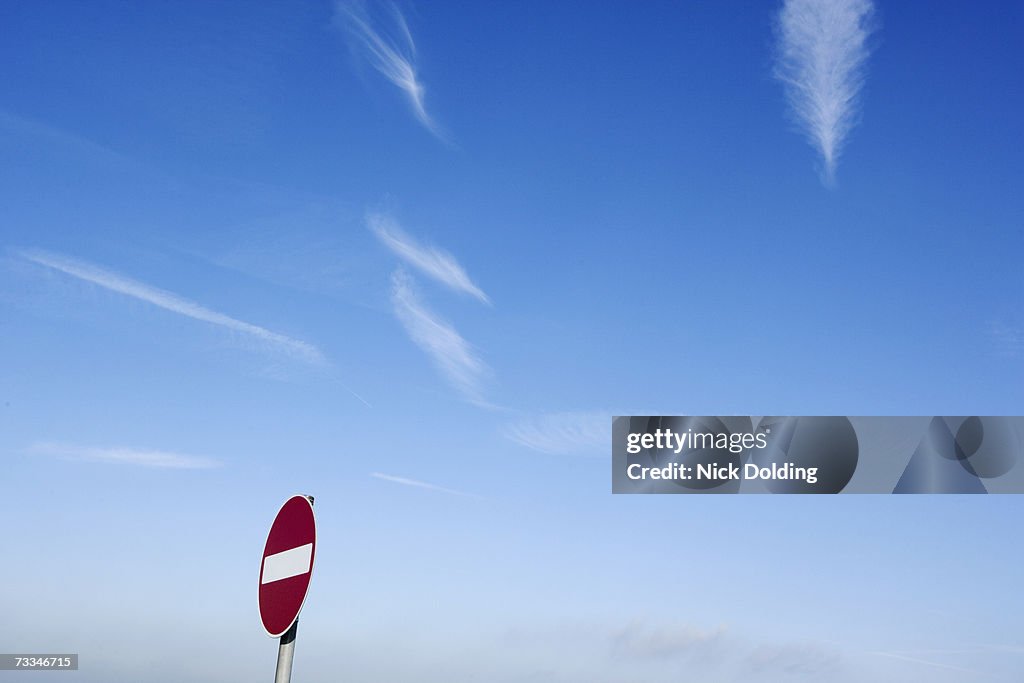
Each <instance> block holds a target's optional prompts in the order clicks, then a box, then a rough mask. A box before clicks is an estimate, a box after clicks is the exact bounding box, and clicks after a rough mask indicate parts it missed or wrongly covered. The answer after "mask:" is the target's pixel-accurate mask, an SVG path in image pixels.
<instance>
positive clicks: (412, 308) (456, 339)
mask: <svg viewBox="0 0 1024 683" xmlns="http://www.w3.org/2000/svg"><path fill="white" fill-rule="evenodd" d="M391 305H392V308H393V309H394V313H395V316H396V317H397V318H398V320H399V322H401V323H402V326H403V327H404V328H405V331H406V332H407V333H408V335H409V337H410V338H411V339H412V340H413V342H415V343H416V345H417V346H419V347H420V348H421V349H423V350H424V351H425V352H426V353H427V355H429V356H430V358H431V360H433V362H434V365H436V366H437V368H438V370H440V372H441V374H443V375H444V377H445V378H446V379H447V380H448V382H449V383H451V384H452V386H454V387H455V388H456V389H458V390H459V391H460V392H461V393H462V394H463V396H465V397H466V398H467V399H468V400H470V401H471V402H473V403H477V404H481V405H483V404H485V402H484V400H483V388H482V384H483V378H484V377H485V376H486V375H487V374H488V373H489V372H490V370H489V368H488V367H487V365H486V364H485V363H484V362H483V361H482V360H481V359H480V357H479V356H478V355H477V354H476V351H475V350H474V349H473V346H472V345H471V344H470V343H469V342H467V341H466V340H465V339H463V337H462V335H460V334H459V333H458V331H456V329H455V328H454V327H452V326H451V325H449V324H448V323H446V322H444V321H443V320H441V319H440V318H438V317H437V316H436V315H435V314H434V313H433V312H432V311H430V309H428V308H427V307H426V305H424V304H423V302H422V301H421V300H420V297H419V295H418V294H417V292H416V289H415V285H414V283H413V281H412V278H410V277H409V275H408V273H406V272H405V271H404V270H403V269H401V268H399V269H398V270H396V271H395V272H394V273H392V275H391Z"/></svg>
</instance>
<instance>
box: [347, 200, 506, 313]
mask: <svg viewBox="0 0 1024 683" xmlns="http://www.w3.org/2000/svg"><path fill="white" fill-rule="evenodd" d="M366 223H367V225H368V226H369V228H370V230H372V231H373V233H374V234H375V235H376V236H377V239H379V240H380V241H381V243H383V244H384V246H386V247H387V248H388V249H390V250H391V251H392V252H394V253H395V255H396V256H398V257H399V258H400V259H402V260H403V261H405V262H406V263H408V264H409V265H410V266H412V267H413V268H415V269H416V270H418V271H420V272H421V273H423V274H424V275H426V276H427V277H430V278H432V279H434V280H437V281H438V282H440V283H441V284H443V285H445V286H446V287H448V288H450V289H453V290H455V291H457V292H462V293H463V294H468V295H469V296H471V297H473V298H474V299H477V300H478V301H482V302H483V303H485V304H490V303H491V300H490V298H488V296H487V295H486V294H484V292H483V290H482V289H480V288H479V287H477V286H476V284H474V283H473V281H472V280H471V279H470V277H469V275H468V274H467V273H466V270H465V269H464V268H463V267H462V266H461V265H459V262H458V261H456V260H455V257H454V256H452V255H451V254H450V253H448V252H447V251H444V250H443V249H438V248H436V247H428V246H424V245H421V244H419V243H418V242H417V241H416V240H415V239H414V238H413V237H411V236H410V235H408V234H407V233H406V232H405V231H404V230H402V228H401V226H399V225H398V222H397V221H395V219H394V218H392V217H391V216H388V215H386V214H382V213H370V214H368V215H367V217H366Z"/></svg>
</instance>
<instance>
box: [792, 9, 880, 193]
mask: <svg viewBox="0 0 1024 683" xmlns="http://www.w3.org/2000/svg"><path fill="white" fill-rule="evenodd" d="M873 15H874V5H873V4H872V2H871V0H786V1H785V4H784V5H783V6H782V10H781V11H780V12H779V17H778V40H779V45H778V60H777V63H776V68H775V75H776V77H777V78H779V80H781V81H782V83H783V84H784V85H785V88H786V96H787V99H788V100H789V105H790V107H791V108H792V110H793V114H794V115H795V116H796V118H797V120H798V121H799V123H800V125H801V127H802V128H803V130H804V132H805V133H806V135H807V138H808V140H809V141H810V143H811V144H812V145H813V146H814V147H815V149H817V151H818V152H819V153H820V154H821V158H822V163H823V166H824V167H823V180H824V182H825V183H826V184H832V183H833V182H834V181H835V172H836V164H837V163H838V160H839V156H840V154H841V153H842V150H843V144H844V142H845V141H846V136H847V134H848V133H849V132H850V129H851V128H852V127H853V126H854V124H855V123H856V120H857V115H858V113H859V100H860V92H861V87H862V85H863V83H864V67H865V64H866V62H867V58H868V53H869V48H868V42H867V41H868V36H869V35H870V34H871V30H872V17H873Z"/></svg>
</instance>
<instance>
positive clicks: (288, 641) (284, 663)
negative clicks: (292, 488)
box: [274, 496, 313, 683]
mask: <svg viewBox="0 0 1024 683" xmlns="http://www.w3.org/2000/svg"><path fill="white" fill-rule="evenodd" d="M306 499H307V500H309V504H310V505H312V504H313V496H306ZM298 631H299V620H298V619H297V618H296V619H295V623H294V624H292V627H291V628H290V629H288V630H287V631H285V632H284V635H283V636H281V644H280V645H279V646H278V648H277V673H275V674H274V683H291V680H292V660H293V659H295V634H296V633H298Z"/></svg>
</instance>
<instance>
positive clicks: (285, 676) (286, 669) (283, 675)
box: [274, 619, 299, 683]
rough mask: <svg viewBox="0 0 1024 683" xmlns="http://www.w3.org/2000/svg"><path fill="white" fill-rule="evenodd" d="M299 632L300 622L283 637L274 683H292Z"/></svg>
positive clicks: (278, 652)
mask: <svg viewBox="0 0 1024 683" xmlns="http://www.w3.org/2000/svg"><path fill="white" fill-rule="evenodd" d="M298 630H299V620H298V619H296V620H295V623H294V624H292V627H291V628H290V629H288V631H287V632H286V633H285V634H284V635H283V636H281V645H280V646H279V647H278V648H277V673H275V674H274V683H291V680H292V659H294V658H295V633H296V631H298Z"/></svg>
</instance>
